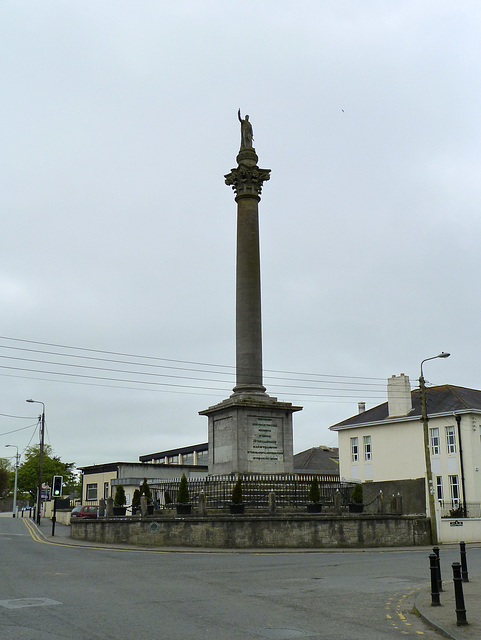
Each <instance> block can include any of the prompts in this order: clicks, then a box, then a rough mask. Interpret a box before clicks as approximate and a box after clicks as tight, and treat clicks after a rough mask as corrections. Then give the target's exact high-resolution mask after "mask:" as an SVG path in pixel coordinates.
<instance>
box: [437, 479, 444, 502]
mask: <svg viewBox="0 0 481 640" xmlns="http://www.w3.org/2000/svg"><path fill="white" fill-rule="evenodd" d="M436 495H437V498H438V502H439V504H440V505H442V504H443V502H444V488H443V476H436Z"/></svg>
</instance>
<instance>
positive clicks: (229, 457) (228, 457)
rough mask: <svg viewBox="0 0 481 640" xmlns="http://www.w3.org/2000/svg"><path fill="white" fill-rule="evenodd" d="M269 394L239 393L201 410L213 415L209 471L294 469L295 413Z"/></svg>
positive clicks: (239, 471)
mask: <svg viewBox="0 0 481 640" xmlns="http://www.w3.org/2000/svg"><path fill="white" fill-rule="evenodd" d="M301 409H302V407H295V406H293V405H292V404H291V403H290V402H278V401H277V399H276V398H271V397H270V396H268V395H267V394H265V395H264V394H259V396H258V397H255V395H254V394H253V395H247V394H235V393H234V395H233V396H231V397H230V398H228V399H227V400H224V401H223V402H221V403H219V404H216V405H214V406H212V407H209V408H208V409H206V410H205V411H200V412H199V413H200V415H203V416H207V417H208V419H209V475H223V474H229V473H292V472H293V470H294V467H293V451H292V414H293V413H294V412H295V411H300V410H301Z"/></svg>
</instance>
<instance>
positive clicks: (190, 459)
mask: <svg viewBox="0 0 481 640" xmlns="http://www.w3.org/2000/svg"><path fill="white" fill-rule="evenodd" d="M182 464H194V452H193V451H192V452H189V453H184V454H183V456H182Z"/></svg>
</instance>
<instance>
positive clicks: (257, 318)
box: [200, 109, 302, 475]
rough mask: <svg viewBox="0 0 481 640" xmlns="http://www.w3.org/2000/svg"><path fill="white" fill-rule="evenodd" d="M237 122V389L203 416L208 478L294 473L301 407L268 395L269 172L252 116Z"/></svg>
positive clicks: (231, 179)
mask: <svg viewBox="0 0 481 640" xmlns="http://www.w3.org/2000/svg"><path fill="white" fill-rule="evenodd" d="M238 118H239V121H240V124H241V147H240V151H239V154H238V155H237V168H235V169H232V170H231V172H230V173H228V174H227V175H226V176H225V182H226V184H227V185H230V186H232V188H233V189H234V192H235V201H236V202H237V263H236V386H235V387H234V389H233V392H234V393H233V394H232V395H231V396H230V398H228V399H226V400H224V401H223V402H221V403H219V404H217V405H214V406H212V407H209V408H208V409H206V410H205V411H201V412H200V414H201V415H206V416H208V419H209V474H210V475H219V474H226V473H292V471H293V451H292V414H293V413H294V412H295V411H300V410H301V408H302V407H295V406H293V405H292V404H291V403H289V402H278V401H277V398H273V397H271V396H269V395H268V394H267V393H266V388H265V387H264V385H263V376H262V324H261V274H260V254H259V214H258V204H259V202H260V199H261V198H260V194H261V191H262V185H263V183H264V182H266V181H267V180H269V177H270V176H269V174H270V169H260V168H259V167H258V166H257V162H258V157H257V154H256V151H255V149H254V147H253V146H252V142H253V132H252V125H251V123H250V121H249V116H247V115H246V116H245V118H241V114H240V109H239V111H238Z"/></svg>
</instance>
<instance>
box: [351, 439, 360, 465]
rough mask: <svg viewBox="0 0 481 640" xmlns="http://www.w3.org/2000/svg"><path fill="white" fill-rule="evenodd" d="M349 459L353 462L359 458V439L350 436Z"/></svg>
mask: <svg viewBox="0 0 481 640" xmlns="http://www.w3.org/2000/svg"><path fill="white" fill-rule="evenodd" d="M351 459H352V461H353V462H358V460H359V441H358V439H357V438H351Z"/></svg>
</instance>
